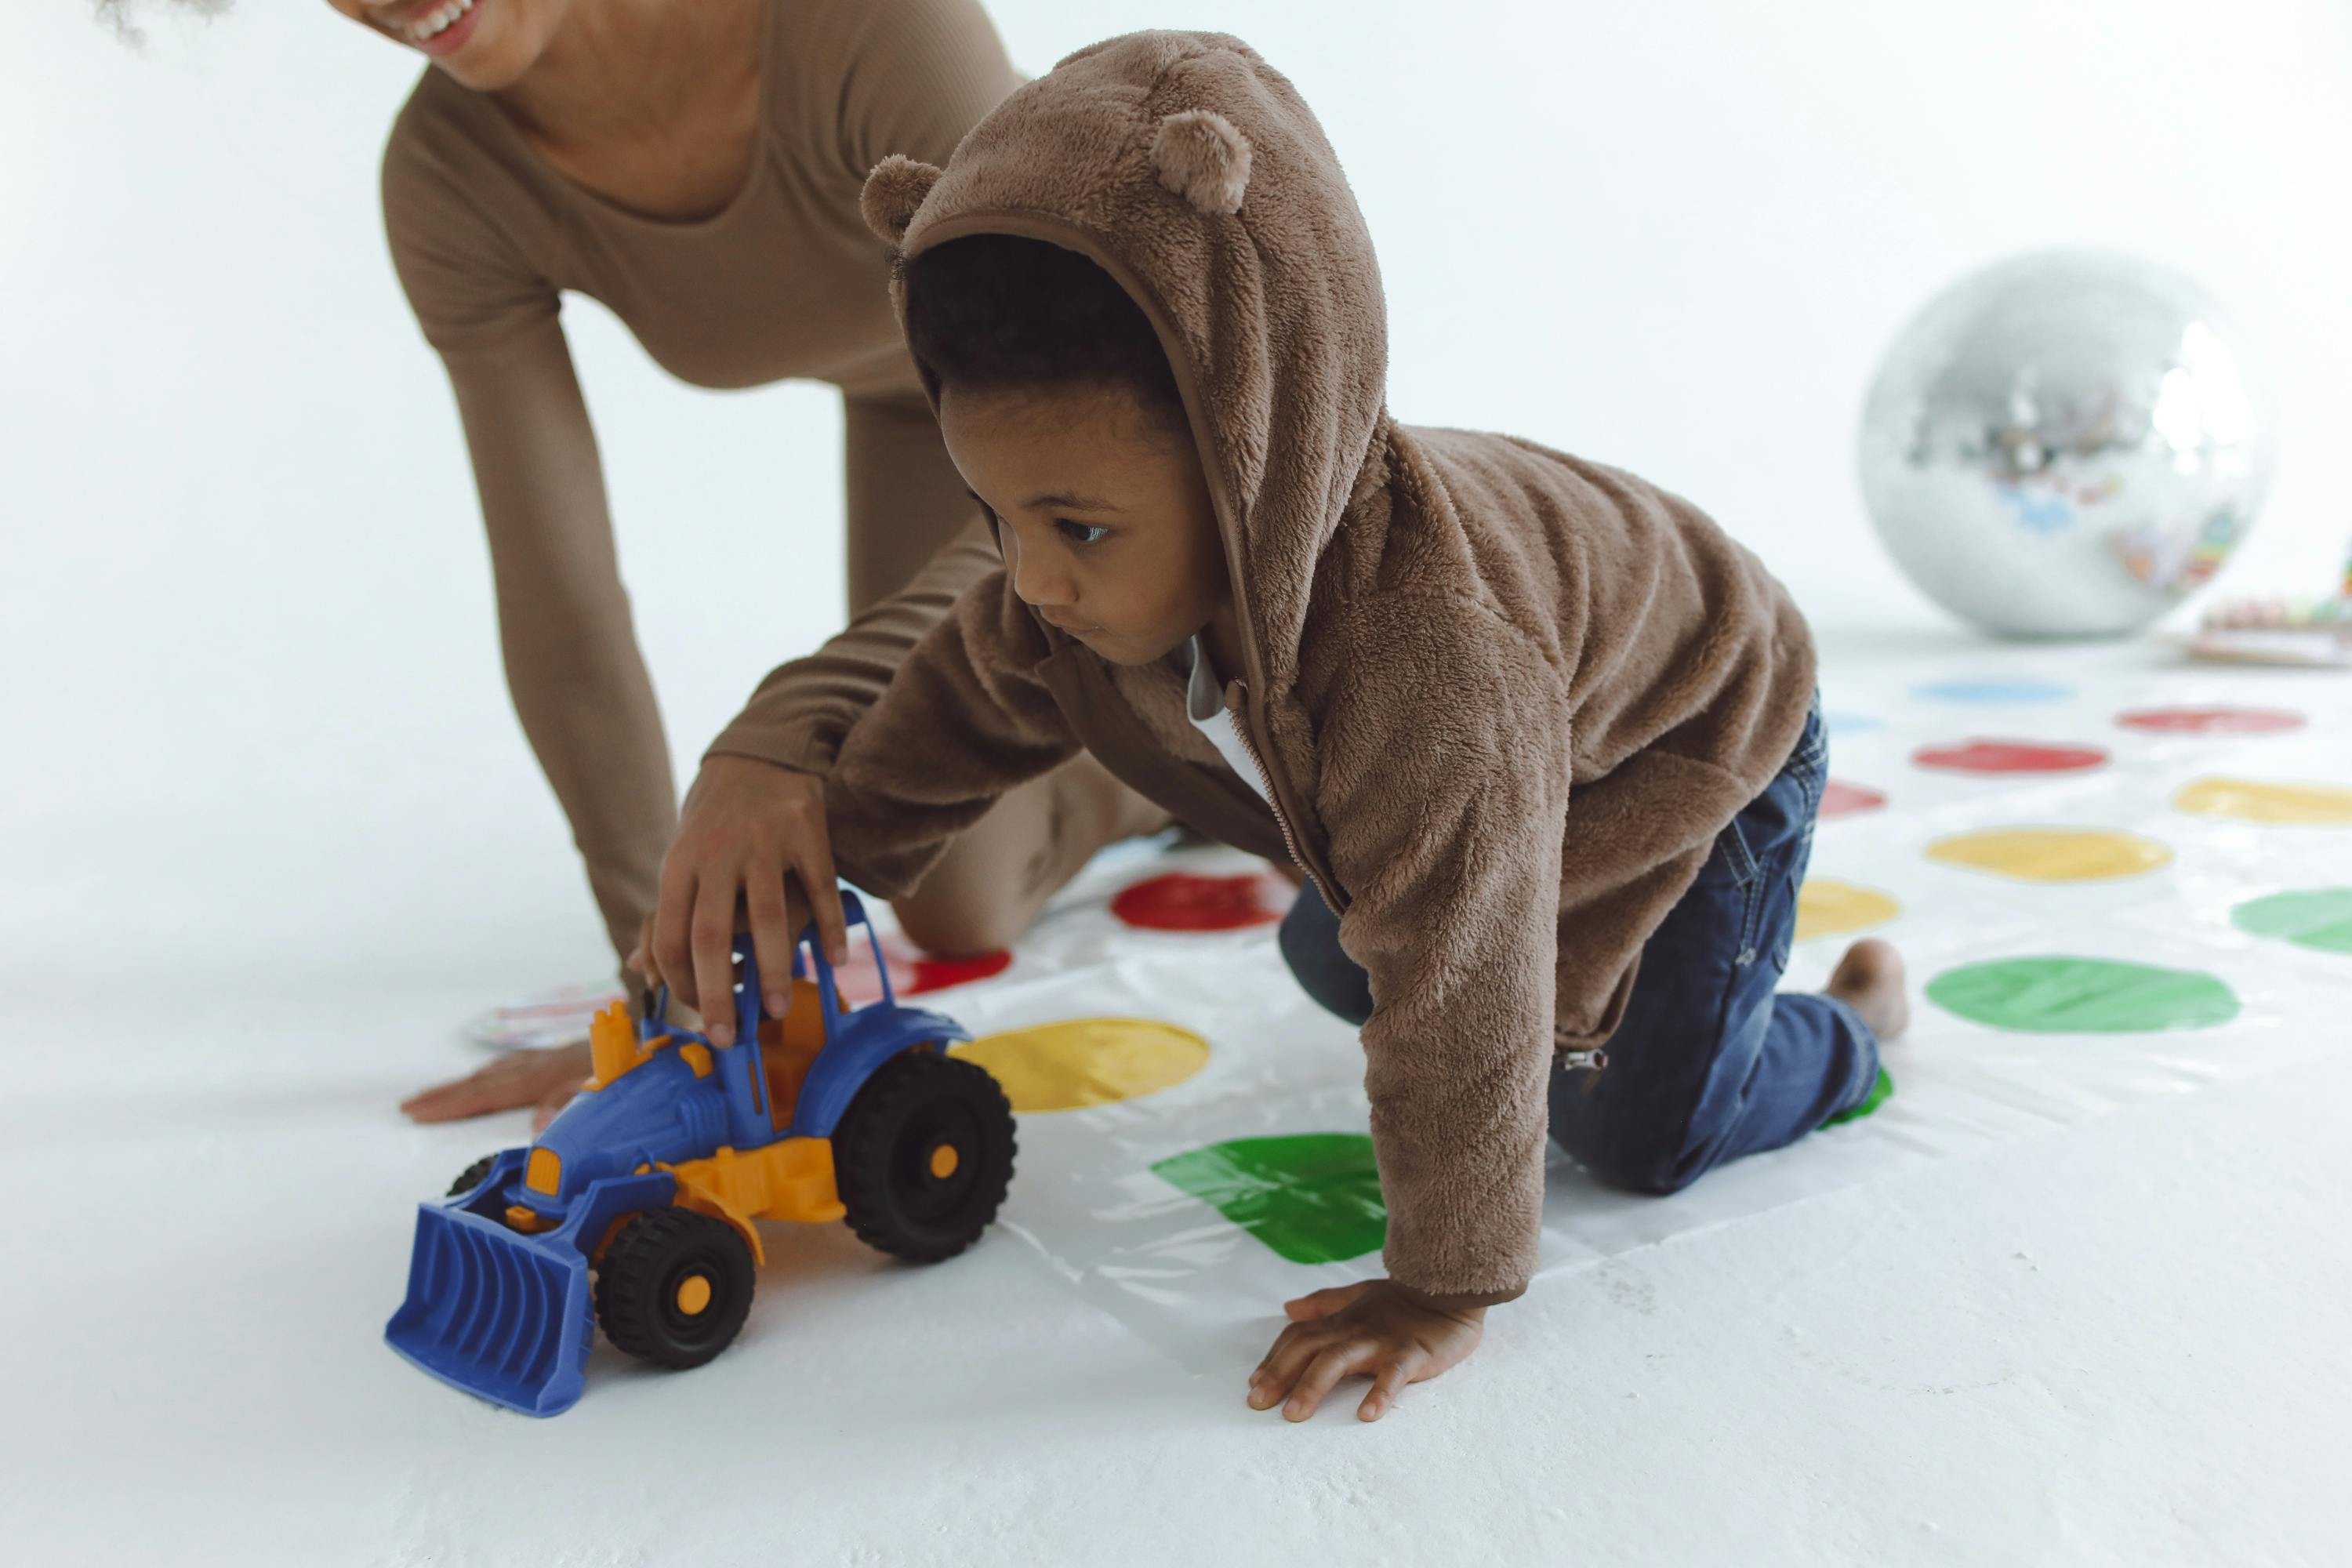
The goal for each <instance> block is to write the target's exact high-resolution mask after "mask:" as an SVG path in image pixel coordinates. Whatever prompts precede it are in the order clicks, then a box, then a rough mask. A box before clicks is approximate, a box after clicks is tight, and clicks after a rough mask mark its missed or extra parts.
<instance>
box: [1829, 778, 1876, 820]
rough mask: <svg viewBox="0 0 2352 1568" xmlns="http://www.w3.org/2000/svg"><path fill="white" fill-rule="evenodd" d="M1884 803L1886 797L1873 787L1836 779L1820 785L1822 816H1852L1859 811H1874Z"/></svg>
mask: <svg viewBox="0 0 2352 1568" xmlns="http://www.w3.org/2000/svg"><path fill="white" fill-rule="evenodd" d="M1885 804H1886V797H1885V795H1881V794H1879V793H1878V792H1877V791H1876V790H1874V789H1864V788H1863V787H1862V786H1861V785H1860V784H1842V783H1840V782H1839V781H1838V780H1836V779H1832V780H1830V781H1829V783H1827V784H1823V785H1822V809H1821V815H1822V816H1853V815H1854V813H1856V812H1860V811H1876V810H1877V809H1878V808H1879V807H1880V806H1882V805H1885Z"/></svg>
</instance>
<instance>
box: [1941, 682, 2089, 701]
mask: <svg viewBox="0 0 2352 1568" xmlns="http://www.w3.org/2000/svg"><path fill="white" fill-rule="evenodd" d="M1912 695H1913V696H1915V697H1932V698H1936V699H1937V700H1942V701H1945V702H2055V701H2058V700H2060V699H2062V698H2066V697H2072V696H2074V688H2073V687H2071V686H2063V685H2061V684H2060V683H2058V682H2057V681H2054V680H1936V681H1930V682H1928V683H1927V685H1925V686H1916V687H1914V688H1912Z"/></svg>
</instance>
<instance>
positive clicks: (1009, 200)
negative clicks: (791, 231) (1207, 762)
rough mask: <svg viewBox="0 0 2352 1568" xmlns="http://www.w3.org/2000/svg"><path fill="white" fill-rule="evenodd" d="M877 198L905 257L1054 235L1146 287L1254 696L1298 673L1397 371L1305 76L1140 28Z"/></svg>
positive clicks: (1023, 94) (905, 164) (1368, 265)
mask: <svg viewBox="0 0 2352 1568" xmlns="http://www.w3.org/2000/svg"><path fill="white" fill-rule="evenodd" d="M864 208H865V214H866V222H867V223H868V224H869V225H870V226H872V227H873V228H874V229H875V231H876V232H877V234H879V235H881V236H882V237H883V238H884V239H886V240H887V241H888V242H890V243H891V244H893V245H894V246H896V247H898V252H899V254H900V255H901V256H904V257H912V256H917V255H919V254H921V253H922V251H924V250H925V249H927V248H928V247H931V246H934V245H940V244H944V243H946V242H947V241H949V240H951V239H961V238H963V237H968V236H971V235H975V234H1003V235H1013V236H1018V237H1024V238H1029V239H1040V240H1047V241H1051V242H1052V243H1054V244H1056V245H1060V246H1064V247H1067V248H1069V249H1072V250H1075V251H1077V252H1078V253H1080V254H1081V255H1083V256H1086V257H1087V258H1089V259H1090V260H1092V261H1094V262H1095V263H1096V264H1097V266H1099V267H1101V268H1103V269H1104V270H1105V271H1107V272H1108V273H1109V274H1110V275H1111V276H1112V277H1113V278H1115V279H1118V282H1119V284H1120V285H1121V286H1122V287H1123V288H1125V289H1127V291H1128V292H1129V294H1130V295H1131V296H1133V298H1134V299H1135V301H1136V303H1137V304H1138V305H1139V306H1140V307H1142V309H1143V311H1144V313H1145V314H1146V315H1147V316H1148V317H1150V321H1151V323H1152V325H1153V326H1154V328H1156V329H1157V331H1159V334H1160V344H1161V346H1162V347H1163V348H1164V349H1165V350H1166V351H1167V354H1168V360H1169V363H1170V365H1171V368H1172V369H1173V370H1174V372H1175V376H1176V384H1177V386H1178V389H1179V390H1180V391H1181V394H1182V395H1183V399H1184V406H1185V409H1186V411H1187V414H1188V415H1189V416H1190V418H1191V422H1192V436H1193V440H1194V443H1195V445H1196V446H1197V447H1199V450H1200V455H1201V462H1202V467H1203V468H1204V469H1205V470H1206V473H1207V476H1208V481H1209V487H1210V490H1211V493H1212V494H1213V496H1214V497H1215V500H1216V505H1217V515H1218V521H1219V525H1220V527H1221V528H1222V530H1223V534H1224V541H1225V552H1226V555H1227V559H1228V561H1229V563H1230V564H1231V568H1232V574H1233V583H1234V597H1235V600H1236V602H1237V608H1238V611H1239V615H1238V618H1239V621H1240V625H1241V631H1242V635H1243V639H1244V643H1245V644H1246V645H1247V653H1248V658H1250V661H1251V664H1252V666H1253V668H1249V669H1248V670H1246V671H1245V672H1244V675H1245V678H1246V679H1248V680H1249V681H1250V682H1251V685H1252V688H1253V693H1252V694H1253V697H1254V699H1256V700H1263V699H1264V698H1265V696H1266V695H1268V694H1269V692H1270V691H1280V690H1285V689H1287V688H1289V687H1290V686H1291V685H1292V684H1293V683H1294V682H1295V680H1296V679H1297V651H1298V643H1299V637H1300V633H1301V629H1302V627H1303V626H1304V624H1305V621H1306V618H1307V600H1308V596H1309V593H1310V591H1311V588H1312V584H1313V582H1314V576H1315V567H1316V563H1317V561H1318V558H1319V557H1320V556H1321V555H1322V553H1323V552H1324V550H1325V549H1326V548H1327V547H1328V545H1329V544H1330V542H1331V541H1332V539H1333V537H1334V536H1335V535H1336V534H1337V533H1338V531H1339V527H1340V523H1341V521H1342V519H1343V517H1344V516H1345V514H1346V512H1347V510H1348V506H1349V499H1350V497H1351V496H1352V495H1353V494H1354V493H1355V492H1356V489H1357V487H1358V484H1359V481H1360V479H1361V478H1362V477H1363V476H1364V474H1365V471H1366V469H1367V468H1368V467H1370V465H1372V464H1374V463H1375V462H1377V461H1378V460H1379V457H1380V453H1379V449H1378V435H1379V432H1380V430H1381V425H1382V420H1383V410H1382V400H1383V397H1384V395H1385V387H1386V380H1387V369H1388V327H1387V319H1386V311H1385V310H1384V307H1383V305H1382V301H1381V280H1380V270H1379V267H1378V264H1377V263H1376V261H1375V260H1374V258H1373V255H1372V243H1371V237H1370V234H1369V233H1368V232H1367V231H1366V229H1365V227H1364V218H1363V214H1362V213H1361V212H1360V211H1359V210H1358V209H1357V206H1356V198H1355V195H1354V194H1353V193H1352V192H1351V191H1349V188H1348V181H1347V176H1346V175H1345V174H1342V173H1341V172H1340V169H1339V159H1338V157H1337V156H1336V155H1335V154H1334V153H1332V151H1331V145H1330V143H1329V142H1328V141H1326V140H1325V139H1324V135H1323V129H1322V127H1321V126H1320V125H1319V124H1318V123H1317V122H1316V119H1315V116H1314V114H1313V112H1312V111H1310V110H1308V109H1307V105H1306V104H1305V102H1303V101H1302V100H1300V98H1299V96H1298V93H1297V89H1294V88H1293V87H1292V86H1291V85H1290V83H1289V81H1288V80H1287V79H1285V78H1284V77H1283V76H1282V74H1281V73H1280V72H1278V71H1276V70H1275V69H1274V68H1273V67H1271V66H1269V65H1267V64H1266V63H1265V60H1263V59H1261V58H1258V55H1257V53H1256V51H1255V50H1253V49H1252V48H1250V47H1249V46H1248V45H1246V44H1244V43H1243V42H1242V41H1241V40H1240V39H1238V38H1233V37H1225V36H1224V35H1222V34H1216V33H1174V32H1151V33H1132V34H1129V35H1128V36H1126V37H1118V38H1113V39H1110V40H1108V42H1105V43H1100V44H1097V45H1095V46H1093V47H1090V48H1086V49H1081V50H1079V51H1078V52H1077V53H1076V54H1074V55H1071V56H1070V57H1069V58H1066V59H1065V60H1063V61H1061V62H1060V63H1059V64H1058V65H1056V66H1055V68H1054V69H1053V71H1052V72H1051V74H1049V75H1047V76H1045V77H1042V78H1040V79H1037V80H1035V81H1033V82H1031V83H1029V84H1028V85H1026V86H1024V87H1023V88H1022V89H1020V90H1018V91H1016V92H1015V93H1013V96H1012V97H1011V98H1009V99H1007V100H1005V101H1004V102H1003V104H1002V105H1001V106H999V107H998V108H997V110H995V111H994V112H993V113H992V114H990V115H989V117H988V118H987V119H985V120H983V121H981V122H980V124H979V125H977V126H975V127H974V128H973V129H972V131H971V134H970V135H968V136H966V137H965V138H964V140H963V142H962V143H961V145H960V146H959V147H957V149H956V151H955V154H954V156H953V157H951V158H950V160H949V162H948V166H947V167H946V168H945V169H944V170H941V169H937V168H933V167H931V166H930V165H929V164H924V163H915V162H914V161H912V160H910V159H908V158H904V157H893V158H890V159H887V160H885V161H884V163H882V164H881V165H880V166H879V167H877V169H876V170H875V171H874V174H873V175H872V176H871V177H870V178H869V179H868V180H867V182H866V192H865V198H864ZM898 277H899V278H900V279H901V281H899V282H897V283H894V285H893V297H894V300H895V302H896V304H897V306H898V311H899V315H900V320H901V321H902V323H903V321H904V319H905V309H906V298H905V292H904V283H903V272H901V273H899V274H898ZM928 379H929V378H928V377H926V380H927V381H928ZM927 390H928V391H929V394H930V396H931V398H932V402H933V405H934V407H936V405H937V402H938V396H939V389H938V387H937V386H929V387H928V388H927Z"/></svg>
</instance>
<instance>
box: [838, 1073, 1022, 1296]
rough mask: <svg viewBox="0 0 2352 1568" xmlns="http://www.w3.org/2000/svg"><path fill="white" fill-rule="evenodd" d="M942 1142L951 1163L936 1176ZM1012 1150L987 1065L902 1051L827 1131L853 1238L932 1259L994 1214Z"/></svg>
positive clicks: (975, 1234)
mask: <svg viewBox="0 0 2352 1568" xmlns="http://www.w3.org/2000/svg"><path fill="white" fill-rule="evenodd" d="M943 1145H944V1146H946V1147H950V1148H952V1149H954V1151H955V1153H956V1159H955V1162H954V1168H953V1170H951V1171H950V1173H948V1174H946V1175H945V1176H940V1175H935V1174H933V1163H932V1156H933V1153H934V1152H935V1151H937V1150H939V1149H940V1148H941V1147H942V1146H943ZM1015 1148H1016V1145H1015V1144H1014V1142H1013V1105H1012V1102H1011V1101H1009V1100H1006V1099H1005V1098H1004V1090H1003V1089H1001V1088H1000V1087H998V1085H997V1082H996V1080H995V1079H992V1078H991V1077H990V1076H989V1075H988V1071H987V1069H986V1068H982V1067H980V1066H978V1065H977V1064H975V1063H972V1062H967V1061H959V1060H958V1059H956V1058H953V1057H950V1056H944V1055H942V1054H940V1052H938V1051H934V1050H928V1049H927V1050H917V1051H908V1052H907V1053H905V1054H904V1055H901V1056H897V1057H893V1058H891V1059H890V1060H888V1061H887V1062H885V1063H884V1064H883V1065H882V1066H881V1067H880V1068H877V1069H876V1071H875V1073H874V1076H873V1077H871V1078H869V1079H866V1083H865V1086H864V1087H863V1088H861V1089H858V1091H857V1098H856V1100H852V1101H850V1104H849V1110H848V1113H847V1114H845V1116H843V1117H842V1119H841V1125H839V1126H838V1127H836V1128H835V1129H834V1131H833V1174H834V1182H835V1185H836V1187H837V1188H838V1189H839V1191H840V1193H841V1201H842V1205H843V1206H845V1208H847V1209H848V1210H849V1228H850V1229H852V1230H854V1231H856V1233H857V1237H858V1239H859V1240H861V1241H863V1242H865V1243H866V1245H867V1246H868V1247H875V1248H877V1249H878V1250H880V1251H883V1252H887V1253H890V1254H893V1255H894V1256H896V1257H899V1258H907V1259H908V1260H910V1261H912V1262H916V1263H937V1262H939V1261H940V1259H941V1258H953V1257H954V1256H955V1255H956V1254H957V1253H959V1252H961V1251H962V1250H963V1249H964V1248H965V1247H970V1246H971V1244H972V1243H973V1242H974V1241H976V1240H978V1239H979V1238H980V1233H981V1232H982V1231H983V1230H986V1229H987V1228H988V1226H989V1222H990V1221H992V1220H993V1219H994V1218H995V1217H996V1211H997V1208H998V1206H999V1205H1002V1204H1003V1202H1004V1191H1005V1188H1006V1187H1008V1186H1010V1185H1011V1184H1012V1181H1013V1152H1014V1151H1015Z"/></svg>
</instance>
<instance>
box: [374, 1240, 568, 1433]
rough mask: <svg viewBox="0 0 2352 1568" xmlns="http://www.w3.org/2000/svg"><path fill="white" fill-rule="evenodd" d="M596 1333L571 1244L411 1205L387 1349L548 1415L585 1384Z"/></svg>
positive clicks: (496, 1398) (504, 1401)
mask: <svg viewBox="0 0 2352 1568" xmlns="http://www.w3.org/2000/svg"><path fill="white" fill-rule="evenodd" d="M595 1336H596V1323H595V1316H594V1313H593V1310H591V1308H590V1306H589V1300H588V1260H587V1259H586V1258H583V1257H582V1256H581V1255H580V1253H579V1252H578V1251H577V1250H576V1249H574V1248H573V1247H571V1246H569V1245H568V1244H564V1243H557V1244H553V1245H551V1244H549V1243H548V1242H546V1241H544V1240H542V1239H541V1238H540V1237H530V1236H524V1235H522V1234H520V1232H517V1231H512V1230H509V1229H508V1228H507V1227H506V1226H502V1225H500V1224H499V1223H498V1222H497V1221H496V1220H493V1219H486V1218H484V1217H483V1216H482V1215H478V1214H468V1213H467V1211H465V1210H464V1209H461V1208H453V1207H449V1206H447V1205H442V1204H420V1205H417V1209H416V1245H415V1250H414V1251H413V1252H412V1253H411V1254H410V1255H409V1260H408V1300H405V1301H404V1302H402V1303H401V1306H400V1310H398V1311H397V1312H394V1314H393V1315H392V1321H391V1322H389V1323H386V1324H385V1325H384V1330H383V1337H384V1339H385V1341H386V1342H388V1343H390V1344H391V1346H392V1348H393V1349H394V1350H395V1351H398V1352H400V1353H401V1354H402V1355H403V1356H404V1357H406V1358H407V1359H408V1360H409V1361H410V1362H412V1363H415V1365H417V1366H419V1367H422V1368H423V1369H424V1370H425V1371H426V1372H429V1373H432V1374H433V1375H434V1376H436V1377H437V1378H439V1379H440V1380H441V1381H442V1382H444V1383H447V1384H455V1385H456V1386H457V1387H459V1388H462V1389H464V1390H465V1391H466V1392H467V1393H468V1394H478V1395H479V1396H480V1397H482V1398H484V1399H488V1400H490V1401H492V1402H493V1403H496V1404H499V1405H505V1406H507V1407H508V1408H509V1409H510V1410H520V1411H521V1412H522V1413H523V1414H524V1415H559V1414H561V1413H562V1412H563V1411H565V1410H569V1409H570V1408H571V1407H572V1404H573V1402H575V1401H576V1400H578V1399H579V1397H580V1394H581V1390H582V1389H583V1387H584V1386H585V1385H586V1373H585V1369H586V1367H587V1364H588V1352H589V1348H590V1347H591V1346H592V1345H593V1343H594V1342H595Z"/></svg>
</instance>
